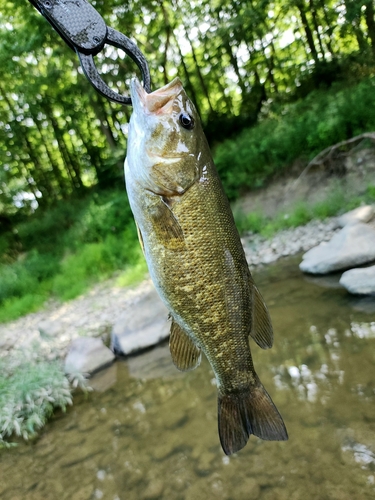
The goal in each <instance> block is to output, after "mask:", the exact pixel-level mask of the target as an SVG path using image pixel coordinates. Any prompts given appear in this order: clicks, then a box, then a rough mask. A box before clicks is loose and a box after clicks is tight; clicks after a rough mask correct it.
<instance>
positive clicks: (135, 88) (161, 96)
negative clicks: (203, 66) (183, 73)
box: [130, 78, 183, 114]
mask: <svg viewBox="0 0 375 500" xmlns="http://www.w3.org/2000/svg"><path fill="white" fill-rule="evenodd" d="M182 89H183V87H182V83H181V80H180V79H179V78H174V79H173V80H172V81H171V82H169V83H167V84H166V85H164V87H161V88H160V89H157V90H155V91H154V92H151V93H150V94H148V93H147V92H146V91H145V89H144V88H143V86H142V84H141V82H140V81H139V80H138V78H132V79H131V81H130V94H131V98H132V103H133V106H134V108H135V109H141V110H142V111H143V112H144V113H147V114H169V113H170V112H171V110H172V104H173V101H174V100H175V98H176V97H177V96H178V94H179V93H180V92H181V90H182Z"/></svg>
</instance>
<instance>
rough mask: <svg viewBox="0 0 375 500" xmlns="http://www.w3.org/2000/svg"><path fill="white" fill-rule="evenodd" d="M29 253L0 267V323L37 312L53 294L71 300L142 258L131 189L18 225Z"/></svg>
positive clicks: (19, 244)
mask: <svg viewBox="0 0 375 500" xmlns="http://www.w3.org/2000/svg"><path fill="white" fill-rule="evenodd" d="M16 231H17V233H16V234H17V238H16V240H15V241H14V242H13V244H14V245H16V246H17V248H20V249H21V250H22V251H23V253H22V254H21V255H20V256H19V258H18V260H16V261H15V262H13V263H7V264H3V265H1V266H0V321H8V320H11V319H15V318H16V317H18V316H20V315H22V314H26V313H27V312H31V311H34V310H36V309H37V308H38V307H40V305H41V304H42V303H43V302H44V301H45V300H46V299H47V298H48V297H50V296H52V297H57V298H59V299H62V300H69V299H72V298H74V297H76V296H77V295H79V294H81V293H83V292H84V291H85V290H86V289H87V287H88V286H90V285H91V284H92V283H94V282H96V281H99V280H102V279H104V278H107V277H109V276H110V275H111V274H112V273H113V272H114V271H116V270H118V269H121V268H124V267H125V266H129V265H130V264H134V265H136V264H137V262H138V261H139V259H140V257H139V250H138V243H137V234H136V229H135V225H134V222H133V219H132V217H131V211H130V208H129V204H128V201H127V196H126V193H125V190H124V189H122V190H121V191H112V192H106V191H105V192H101V193H100V192H99V193H97V192H94V193H93V194H92V195H91V196H86V197H85V198H84V199H81V200H71V201H69V202H63V201H61V202H60V203H59V204H58V205H57V206H56V207H54V208H53V209H51V210H48V211H45V212H42V213H40V214H39V213H36V214H35V215H33V216H32V217H30V218H29V221H28V222H23V223H21V224H19V225H18V226H17V227H16Z"/></svg>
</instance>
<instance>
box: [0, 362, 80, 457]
mask: <svg viewBox="0 0 375 500" xmlns="http://www.w3.org/2000/svg"><path fill="white" fill-rule="evenodd" d="M71 404H72V396H71V389H70V384H69V380H68V379H67V378H66V376H65V374H64V371H63V369H62V366H61V363H59V362H48V363H47V362H37V363H35V362H31V361H24V360H23V361H22V362H21V360H18V363H16V364H14V363H13V364H12V362H11V361H9V360H8V361H5V360H2V361H1V363H0V448H1V447H2V446H3V447H4V446H9V442H8V441H7V440H8V439H9V437H11V436H12V435H16V436H20V437H22V438H23V439H26V440H27V439H30V438H32V437H34V436H35V435H36V433H37V431H38V430H39V429H40V428H41V427H43V425H44V424H45V423H46V420H47V419H48V418H49V417H50V416H51V415H52V413H53V411H54V410H55V409H57V408H59V409H61V410H63V411H65V409H66V407H67V405H71Z"/></svg>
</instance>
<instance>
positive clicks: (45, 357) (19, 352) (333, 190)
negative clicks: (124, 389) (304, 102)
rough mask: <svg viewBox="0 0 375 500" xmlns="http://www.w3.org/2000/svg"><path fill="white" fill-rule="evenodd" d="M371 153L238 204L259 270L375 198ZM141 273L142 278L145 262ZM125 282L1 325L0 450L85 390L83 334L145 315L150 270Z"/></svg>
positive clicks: (105, 332)
mask: <svg viewBox="0 0 375 500" xmlns="http://www.w3.org/2000/svg"><path fill="white" fill-rule="evenodd" d="M366 154H367V153H366ZM366 154H364V153H363V151H361V152H359V153H358V154H357V156H356V158H357V159H356V160H355V161H354V160H353V159H350V161H351V163H349V167H348V172H347V175H346V176H345V177H344V178H342V179H338V178H337V177H332V176H329V175H327V174H326V173H323V174H322V173H319V172H318V173H317V172H312V173H310V174H309V175H308V176H305V177H303V178H301V179H299V180H298V181H296V179H281V180H276V181H275V182H274V183H273V184H272V185H271V186H270V187H269V188H268V189H267V190H263V191H260V192H257V193H254V194H253V195H252V196H249V197H246V198H243V199H242V200H240V201H239V203H237V204H236V205H235V206H234V211H235V214H236V222H237V223H239V226H240V230H241V233H242V234H243V236H242V242H243V246H244V250H245V254H246V257H247V261H248V263H249V266H250V269H251V270H252V271H254V270H255V269H256V268H257V267H259V266H266V265H268V264H270V263H272V262H275V261H276V260H278V259H281V258H283V257H288V256H292V255H296V254H298V253H302V252H306V251H307V250H309V249H310V248H313V247H315V246H316V245H318V244H319V243H321V242H325V241H329V240H330V239H331V238H332V236H334V234H335V233H336V232H337V231H339V230H340V226H339V223H338V218H337V217H327V215H329V214H332V213H341V214H342V213H343V212H345V211H347V210H349V209H350V208H354V206H358V205H359V204H361V203H363V201H366V199H367V198H369V199H370V202H371V201H373V198H375V196H373V195H374V193H373V190H375V187H374V184H373V175H372V174H373V173H374V171H375V161H374V155H370V157H366ZM358 155H359V156H358ZM364 157H366V162H365V167H363V165H362V159H363V158H364ZM359 160H361V161H360V162H359ZM358 164H360V165H361V167H360V168H357V167H356V165H358ZM312 186H313V188H312ZM270 193H271V194H272V196H271V198H270ZM322 193H323V194H322ZM341 193H343V195H341ZM366 197H367V198H366ZM270 200H272V203H271V202H270ZM367 201H368V200H367ZM247 214H250V216H249V215H247ZM318 216H320V217H322V220H318V219H317V218H316V217H318ZM311 219H313V220H311ZM307 221H309V222H307ZM306 222H307V223H306ZM294 226H297V227H294ZM283 228H284V229H283ZM136 271H137V272H136V274H137V277H139V275H140V276H141V277H142V275H143V273H144V267H143V264H142V265H139V266H138V267H137V268H136ZM119 281H120V280H119V276H118V274H117V275H114V276H113V277H112V278H111V279H107V280H105V281H101V282H99V283H98V284H96V285H95V286H92V287H91V289H90V290H89V291H88V292H86V293H83V294H82V295H80V296H79V297H77V298H75V299H73V300H70V301H68V302H63V303H62V302H58V301H56V300H50V301H48V302H47V303H45V304H44V306H43V308H42V309H40V310H39V311H38V312H35V313H31V314H28V315H26V316H23V317H21V318H19V319H17V320H14V321H11V322H8V323H3V324H0V366H1V373H0V407H1V408H0V409H1V411H0V447H1V445H4V444H5V445H7V444H6V443H5V442H4V441H3V439H2V438H5V439H7V438H8V437H9V436H11V435H12V434H18V435H20V436H23V437H24V438H25V439H27V438H30V437H32V436H34V435H35V432H36V431H37V430H38V429H39V428H41V427H42V426H43V425H44V423H45V421H46V419H47V418H48V416H49V415H51V414H52V412H53V410H54V409H55V408H62V409H64V408H65V407H66V406H67V405H68V404H72V390H73V388H74V387H76V386H77V385H80V386H82V387H85V379H84V377H83V376H82V374H80V373H78V372H77V373H73V374H72V373H71V374H70V375H69V376H67V375H66V374H65V373H64V364H63V360H64V359H65V357H66V355H67V352H68V350H69V346H70V345H71V343H72V342H73V341H74V340H75V339H78V338H82V337H94V338H99V339H101V340H103V342H104V343H105V344H106V345H109V343H110V338H111V332H112V330H113V328H114V326H115V325H116V324H118V323H119V322H120V323H121V322H123V323H124V322H125V323H126V317H127V315H129V318H135V317H137V315H138V316H139V317H143V315H144V305H143V304H144V302H143V299H144V298H145V297H146V296H147V295H148V294H150V291H151V290H152V288H153V285H152V283H151V281H150V279H149V278H148V277H147V275H146V274H144V280H143V281H142V282H141V283H140V284H138V285H137V286H127V287H124V286H120V285H119ZM72 286H74V282H73V283H72ZM4 429H5V431H4Z"/></svg>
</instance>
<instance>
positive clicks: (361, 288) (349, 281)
mask: <svg viewBox="0 0 375 500" xmlns="http://www.w3.org/2000/svg"><path fill="white" fill-rule="evenodd" d="M340 284H341V285H342V286H344V287H345V288H346V289H347V290H348V292H350V293H354V294H358V295H375V266H371V267H365V268H362V269H350V271H346V272H345V273H344V274H343V275H342V276H341V279H340Z"/></svg>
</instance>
